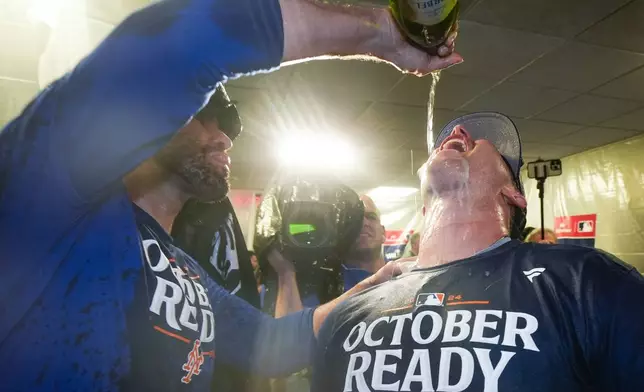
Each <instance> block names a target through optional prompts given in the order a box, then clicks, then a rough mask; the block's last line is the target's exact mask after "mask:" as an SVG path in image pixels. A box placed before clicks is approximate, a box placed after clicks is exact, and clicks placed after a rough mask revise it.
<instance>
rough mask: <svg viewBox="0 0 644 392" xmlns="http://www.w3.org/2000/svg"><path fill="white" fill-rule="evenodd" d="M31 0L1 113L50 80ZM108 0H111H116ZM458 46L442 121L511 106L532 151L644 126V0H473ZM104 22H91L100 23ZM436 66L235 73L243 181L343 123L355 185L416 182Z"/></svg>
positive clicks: (586, 144) (2, 83)
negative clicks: (298, 136) (296, 136)
mask: <svg viewBox="0 0 644 392" xmlns="http://www.w3.org/2000/svg"><path fill="white" fill-rule="evenodd" d="M373 2H374V3H378V2H379V3H381V4H386V3H387V1H386V0H380V1H373ZM24 3H26V1H23V0H0V123H4V122H6V121H8V120H9V119H10V118H11V117H13V116H15V115H16V114H17V113H18V112H19V110H20V108H21V107H22V106H23V105H24V104H25V103H26V102H27V101H28V100H29V99H30V97H32V96H33V95H34V94H35V93H36V92H37V90H38V86H37V83H36V80H37V58H38V55H39V52H40V51H41V50H42V47H43V42H45V41H44V40H45V39H46V36H45V37H44V38H43V34H42V32H39V31H38V30H37V29H36V28H35V27H34V25H32V24H29V23H27V22H26V19H25V16H24V14H25V6H24ZM104 3H107V4H104ZM144 3H146V1H145V0H121V1H111V2H106V1H99V0H91V1H90V5H89V7H88V14H89V16H90V17H91V20H92V23H94V24H100V23H103V24H104V23H115V22H118V21H119V20H120V19H122V17H123V16H124V15H125V13H126V12H127V10H131V9H134V8H135V7H138V6H140V5H142V4H144ZM462 5H463V8H464V9H465V10H464V12H463V20H462V22H461V26H460V35H459V40H458V42H457V50H458V51H459V52H460V53H461V54H462V55H463V57H464V58H465V63H463V64H462V65H459V66H457V67H454V68H452V69H450V70H448V71H446V72H443V75H442V78H441V82H440V83H439V87H438V92H437V98H436V110H435V115H434V121H435V124H434V127H435V128H440V127H441V126H442V125H444V124H445V123H446V122H448V121H449V120H450V119H452V118H454V117H456V116H458V115H461V114H463V113H468V112H472V111H478V110H495V111H500V112H504V113H506V114H508V115H510V116H512V117H513V118H514V119H515V120H516V122H517V125H518V126H519V130H520V132H521V135H522V138H523V140H524V155H525V158H526V160H531V159H534V158H537V157H539V156H541V157H543V158H559V157H563V156H566V155H570V154H574V153H578V152H581V151H584V150H586V149H590V148H593V147H597V146H600V145H604V144H608V143H611V142H615V141H618V140H622V139H625V138H629V137H632V136H635V135H637V134H639V133H642V132H644V23H642V21H644V0H630V1H629V0H610V1H606V0H565V1H562V0H539V1H535V0H478V1H477V0H469V1H468V0H462ZM90 28H91V25H90ZM429 85H430V82H429V79H417V78H414V77H411V76H403V75H401V74H399V73H398V72H397V71H396V70H395V69H393V68H390V67H388V66H386V65H380V64H373V63H365V62H348V61H328V62H313V63H309V64H303V65H298V66H293V67H288V68H284V69H282V70H280V71H278V72H275V73H273V74H270V75H260V76H254V77H250V78H245V79H240V80H238V81H233V82H231V83H230V84H229V85H228V89H229V92H230V94H231V96H232V97H233V98H234V99H235V100H237V101H239V106H240V108H241V112H242V116H243V117H242V118H243V120H244V122H245V127H246V129H245V132H244V134H242V136H241V137H240V138H239V139H238V140H237V141H236V143H235V144H236V145H235V148H234V149H233V153H232V158H233V174H234V182H233V186H235V187H238V188H262V187H263V186H264V184H265V182H266V181H267V179H268V178H270V176H271V175H272V174H273V173H274V172H275V170H276V169H277V167H276V165H275V159H274V155H273V145H274V140H275V139H277V138H279V135H281V134H282V133H283V132H286V131H290V132H294V131H297V130H302V129H315V130H318V129H319V130H322V131H323V130H333V131H336V132H337V131H339V132H343V133H345V134H346V135H347V137H348V138H350V139H351V140H352V141H353V143H354V144H355V145H357V146H359V148H360V160H361V162H362V164H361V165H360V166H359V167H358V168H355V169H353V170H351V171H348V172H347V173H345V174H344V175H342V177H343V178H345V180H346V181H347V182H348V183H349V184H350V185H352V186H354V187H356V188H364V187H371V186H378V185H396V184H398V185H414V184H415V183H416V180H415V178H414V176H413V174H412V173H413V170H414V169H415V168H417V167H419V166H420V164H421V163H422V162H423V161H424V160H425V158H426V156H427V152H426V141H425V139H426V118H427V109H426V103H427V97H428V91H429Z"/></svg>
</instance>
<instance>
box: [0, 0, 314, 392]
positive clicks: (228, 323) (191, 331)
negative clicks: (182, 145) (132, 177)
mask: <svg viewBox="0 0 644 392" xmlns="http://www.w3.org/2000/svg"><path fill="white" fill-rule="evenodd" d="M283 41H284V37H283V30H282V20H281V12H280V8H279V2H278V0H235V1H234V2H230V1H223V0H191V1H184V0H166V1H161V2H158V3H155V4H154V5H152V6H150V7H148V8H146V9H143V10H141V11H138V12H136V13H134V14H133V15H131V16H130V17H129V18H127V19H126V20H125V21H124V22H123V23H122V24H121V25H120V26H118V27H117V28H116V29H115V30H114V31H113V32H112V33H111V34H110V36H109V37H108V38H107V39H106V40H105V41H104V42H103V43H102V44H101V45H100V46H99V47H98V48H97V49H96V50H95V51H94V52H93V53H92V54H90V55H89V56H88V57H87V58H86V59H84V60H83V61H82V62H81V63H80V64H79V65H78V66H77V67H76V68H75V69H74V70H73V71H72V72H70V73H69V74H67V75H65V76H64V77H62V78H61V79H60V80H58V81H56V82H54V83H53V84H52V85H50V86H49V87H48V88H47V89H46V90H45V91H43V92H42V93H41V94H40V95H39V96H38V97H36V99H35V100H34V101H33V102H32V103H31V104H30V105H29V106H28V107H27V108H25V109H24V111H23V112H22V114H21V115H20V116H19V117H17V118H16V119H15V120H13V121H12V122H10V123H9V124H8V125H7V126H6V127H5V129H4V130H2V132H1V133H0V250H1V251H2V256H1V260H2V273H1V274H0V380H2V382H1V383H0V389H1V390H2V391H53V390H59V391H90V390H91V391H108V390H109V391H113V390H137V391H139V390H150V391H152V390H155V391H163V390H173V391H174V390H183V389H197V390H207V389H209V388H210V376H211V374H212V371H213V358H214V357H217V358H218V360H221V361H222V362H226V363H230V364H233V365H234V366H237V367H239V368H243V369H246V370H249V371H256V372H259V373H262V374H264V375H270V376H277V375H282V374H284V373H289V372H291V371H294V370H297V369H299V368H302V367H304V366H306V365H307V364H308V363H309V358H308V348H309V346H310V345H312V344H313V342H314V337H313V334H312V311H310V310H307V311H304V312H302V313H298V314H294V315H292V316H289V317H286V318H283V319H279V320H274V319H272V318H270V317H268V316H265V315H263V314H261V313H260V312H258V311H257V310H256V309H254V308H252V307H251V306H250V305H248V304H246V303H245V302H244V301H242V300H240V299H238V298H235V297H233V296H231V295H230V294H228V293H227V292H226V291H225V290H224V289H222V288H221V287H219V286H218V285H217V284H215V283H214V282H213V281H212V280H211V279H209V278H208V277H207V274H206V273H204V272H203V270H202V269H201V267H200V266H199V264H198V263H196V262H195V261H194V260H192V259H191V258H190V257H188V256H187V255H186V254H185V253H184V252H182V251H181V250H179V249H178V248H177V247H176V246H174V244H173V243H172V239H171V238H170V237H169V236H167V234H166V233H165V232H164V231H163V230H162V229H161V228H160V227H159V226H158V224H157V223H156V222H155V221H154V220H153V219H152V218H151V217H150V216H149V215H148V214H146V213H145V212H143V211H142V210H140V209H138V208H136V207H135V206H133V204H132V203H131V201H130V200H129V198H128V195H127V192H126V189H125V188H124V185H123V183H122V181H121V179H122V177H123V176H124V175H125V174H126V173H128V172H129V171H131V170H132V169H134V168H136V167H137V166H138V165H139V164H140V163H141V162H142V161H144V160H146V159H148V158H150V157H151V156H152V155H154V154H155V153H156V152H157V151H158V150H159V149H160V148H161V147H162V146H163V145H164V144H165V143H166V142H167V141H168V140H169V139H170V138H171V137H172V135H173V134H174V133H175V132H176V131H177V130H178V129H180V128H181V127H182V126H183V125H184V124H185V123H186V122H187V121H188V120H189V119H190V117H191V116H192V115H193V114H194V113H196V112H197V111H198V110H199V109H200V107H201V106H202V105H203V104H204V103H205V102H206V101H207V98H208V96H209V94H210V92H211V91H212V90H213V88H214V87H215V86H216V84H217V83H219V82H222V81H224V80H226V79H228V78H231V77H234V76H236V75H238V74H241V73H246V72H250V71H253V70H259V69H269V68H271V67H275V66H277V65H278V64H279V63H280V61H281V57H282V51H283ZM287 354H288V355H287ZM275 358H280V360H278V361H276V360H275Z"/></svg>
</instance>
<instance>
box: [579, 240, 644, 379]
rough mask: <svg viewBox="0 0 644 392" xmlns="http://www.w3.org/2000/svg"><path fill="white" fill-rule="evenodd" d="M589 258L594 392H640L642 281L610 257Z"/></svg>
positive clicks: (589, 347) (589, 348)
mask: <svg viewBox="0 0 644 392" xmlns="http://www.w3.org/2000/svg"><path fill="white" fill-rule="evenodd" d="M595 255H597V253H595ZM593 257H594V258H597V259H598V260H596V262H595V263H594V264H595V267H592V271H593V272H592V273H589V274H588V280H589V282H587V283H586V295H587V296H588V298H587V302H588V303H589V304H591V305H590V306H588V309H590V314H588V315H587V323H588V324H587V329H588V330H589V331H591V333H590V335H589V339H587V342H586V347H585V350H586V352H587V356H588V361H589V365H590V366H589V367H590V371H591V373H592V375H593V376H594V377H596V378H597V382H598V384H599V385H598V387H599V390H602V391H611V392H627V391H644V377H643V376H642V372H644V277H642V275H641V274H640V273H639V272H637V270H635V269H634V268H633V267H630V266H626V265H625V264H624V263H622V262H621V261H619V260H617V259H616V258H614V257H613V256H611V255H608V254H605V253H603V252H602V253H599V256H593Z"/></svg>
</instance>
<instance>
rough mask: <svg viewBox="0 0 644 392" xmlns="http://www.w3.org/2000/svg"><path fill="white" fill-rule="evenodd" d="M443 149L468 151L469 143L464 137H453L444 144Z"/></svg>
mask: <svg viewBox="0 0 644 392" xmlns="http://www.w3.org/2000/svg"><path fill="white" fill-rule="evenodd" d="M441 149H442V150H456V151H458V152H467V151H468V145H467V143H465V141H464V140H462V139H452V140H449V141H447V142H446V143H445V144H443V147H442V148H441Z"/></svg>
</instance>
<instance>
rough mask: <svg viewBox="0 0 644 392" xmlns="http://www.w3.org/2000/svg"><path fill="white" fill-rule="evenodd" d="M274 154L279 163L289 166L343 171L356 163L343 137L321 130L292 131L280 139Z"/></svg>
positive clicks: (352, 151)
mask: <svg viewBox="0 0 644 392" xmlns="http://www.w3.org/2000/svg"><path fill="white" fill-rule="evenodd" d="M277 154H278V158H279V161H280V163H281V164H282V165H283V166H285V167H288V168H291V169H321V170H328V171H331V172H333V171H336V170H343V171H345V170H348V169H352V168H353V166H354V165H355V164H356V162H357V151H356V150H355V149H354V148H353V146H351V144H350V143H349V142H348V141H347V140H345V139H343V138H341V137H339V136H337V135H334V134H330V133H321V132H320V133H295V132H293V133H291V134H290V135H289V136H286V137H284V139H283V140H281V141H280V144H279V147H278V151H277Z"/></svg>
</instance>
